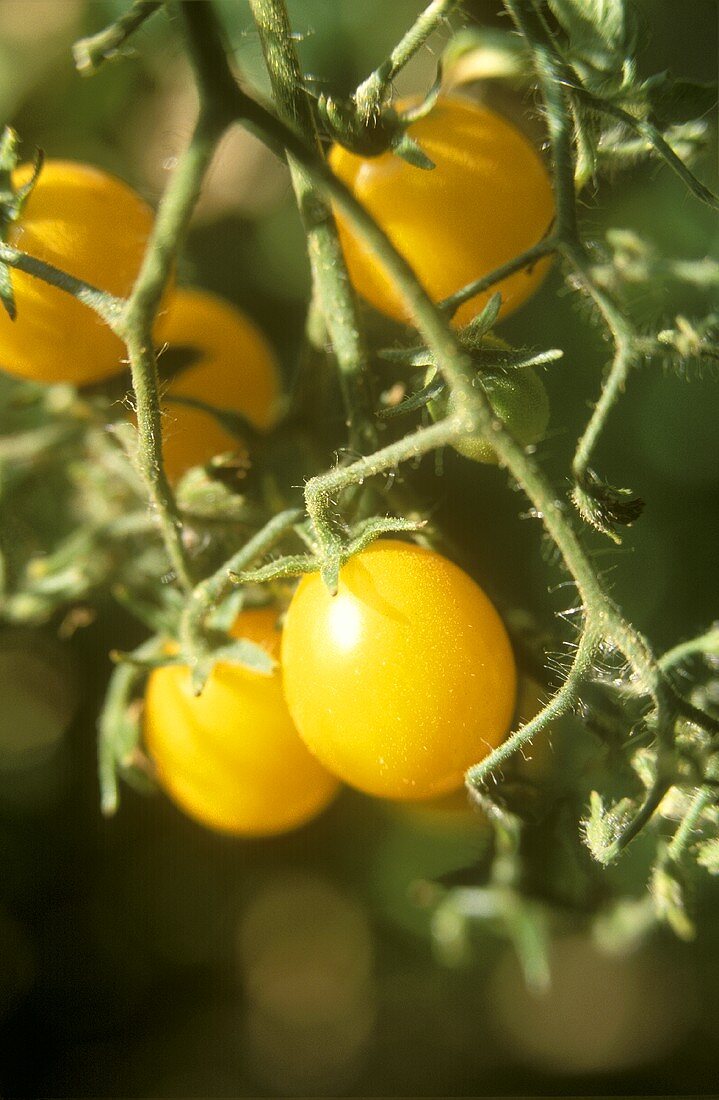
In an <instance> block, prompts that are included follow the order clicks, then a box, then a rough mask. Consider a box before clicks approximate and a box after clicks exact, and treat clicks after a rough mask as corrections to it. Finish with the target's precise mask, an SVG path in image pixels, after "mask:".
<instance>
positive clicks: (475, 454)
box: [424, 367, 549, 465]
mask: <svg viewBox="0 0 719 1100" xmlns="http://www.w3.org/2000/svg"><path fill="white" fill-rule="evenodd" d="M434 375H435V369H434V367H431V368H430V369H429V370H428V371H427V374H426V375H425V379H424V381H425V385H427V384H428V383H429V382H431V380H432V378H433V377H434ZM477 385H481V386H482V389H483V390H484V392H485V393H486V395H487V397H488V398H489V403H490V405H491V406H492V409H493V410H494V413H495V415H496V416H497V418H498V419H499V420H501V422H502V424H503V425H505V426H506V427H507V429H508V430H509V431H510V432H511V434H512V436H513V437H514V439H516V441H517V443H521V444H522V446H523V447H528V446H530V444H532V443H537V442H538V441H539V440H540V439H542V438H543V437H544V433H545V432H546V430H547V424H548V423H549V398H548V397H547V391H546V390H545V388H544V383H543V382H542V380H541V378H540V377H539V375H538V374H537V373H536V371H534V370H532V368H531V367H518V368H517V369H512V370H507V371H506V373H504V374H491V375H489V374H484V375H482V376H481V378H479V379H478V380H477ZM455 405H456V401H455V399H454V398H452V397H451V396H449V395H447V393H441V394H440V395H439V397H436V398H435V399H434V400H433V401H430V403H429V405H428V406H427V407H428V409H429V413H430V416H431V417H432V419H433V420H440V419H441V418H442V417H444V416H446V415H447V413H453V412H454V411H455ZM452 446H453V447H454V449H455V451H457V452H458V453H459V454H461V455H464V457H465V458H471V459H472V460H473V461H474V462H488V463H492V464H495V465H496V463H497V461H498V460H497V452H496V451H495V449H494V447H493V446H492V445H491V444H490V443H488V442H487V440H486V439H485V438H484V437H483V436H482V435H479V434H478V435H473V436H466V437H465V438H464V439H460V440H459V441H458V442H457V443H453V444H452Z"/></svg>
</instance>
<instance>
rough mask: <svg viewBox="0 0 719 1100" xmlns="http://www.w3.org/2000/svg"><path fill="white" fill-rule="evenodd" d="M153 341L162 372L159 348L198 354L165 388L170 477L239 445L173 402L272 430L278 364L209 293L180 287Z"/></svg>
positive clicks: (240, 317) (198, 413) (206, 416)
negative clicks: (186, 400)
mask: <svg viewBox="0 0 719 1100" xmlns="http://www.w3.org/2000/svg"><path fill="white" fill-rule="evenodd" d="M155 336H156V341H157V344H158V347H159V348H160V358H159V363H160V367H161V366H162V348H163V346H167V348H169V349H172V348H187V349H195V350H196V351H197V353H198V356H199V358H198V360H197V361H196V362H194V363H193V364H192V365H191V366H189V367H188V368H187V369H186V370H183V371H181V372H180V373H179V374H178V375H177V376H176V377H175V378H174V379H173V380H172V381H170V383H169V384H168V385H167V386H166V387H165V388H164V396H165V403H164V421H163V435H164V441H163V442H164V455H165V467H166V469H167V473H168V475H169V477H170V478H171V479H176V478H178V477H179V476H180V475H181V474H182V473H184V471H185V470H187V469H189V468H190V466H198V465H201V464H203V463H205V462H208V461H209V459H211V458H212V456H213V455H216V454H220V453H222V452H223V451H236V450H238V448H240V447H241V443H240V442H239V441H238V439H237V437H236V436H234V435H232V434H230V432H228V431H226V430H225V429H224V428H223V427H222V425H221V424H220V422H219V421H218V420H217V419H216V417H214V416H213V415H212V414H211V413H208V412H204V411H202V410H200V409H196V408H192V407H191V406H189V405H182V404H178V403H176V402H174V401H172V400H171V399H172V398H173V397H190V398H194V399H195V400H199V401H204V402H205V403H206V404H208V405H214V406H216V407H217V408H220V409H224V410H227V411H229V412H236V413H240V414H241V415H242V416H244V417H246V418H247V420H249V421H250V423H251V424H253V425H254V426H255V427H257V428H269V427H270V426H271V425H272V423H273V422H274V420H275V418H276V415H277V411H278V402H279V395H280V382H279V374H278V370H277V364H276V361H275V357H274V354H273V352H272V349H271V348H270V346H269V344H268V343H267V340H266V339H265V337H264V336H263V335H262V333H261V332H260V331H259V329H258V328H257V327H256V326H255V325H254V324H253V322H252V321H250V319H249V318H248V317H246V316H245V314H244V313H241V312H240V310H238V309H236V308H235V307H234V306H232V305H230V303H229V302H224V301H223V300H222V299H221V298H217V297H215V296H214V295H213V294H208V293H207V292H206V291H201V290H191V289H178V290H176V291H175V292H174V293H173V294H172V296H171V297H170V298H169V299H168V303H167V309H166V310H165V311H164V312H163V313H161V314H160V316H159V317H158V321H157V324H156V326H155ZM168 399H169V400H168Z"/></svg>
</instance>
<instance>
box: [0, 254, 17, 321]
mask: <svg viewBox="0 0 719 1100" xmlns="http://www.w3.org/2000/svg"><path fill="white" fill-rule="evenodd" d="M0 300H2V304H3V308H4V310H5V312H6V313H7V315H8V317H9V318H10V320H11V321H14V320H15V318H16V317H17V308H16V306H15V295H14V293H13V288H12V279H11V277H10V268H9V267H8V265H7V264H4V263H2V261H0Z"/></svg>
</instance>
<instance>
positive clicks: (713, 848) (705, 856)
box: [697, 837, 719, 875]
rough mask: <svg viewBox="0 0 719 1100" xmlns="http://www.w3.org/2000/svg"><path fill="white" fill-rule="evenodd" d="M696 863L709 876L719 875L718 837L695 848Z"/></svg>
mask: <svg viewBox="0 0 719 1100" xmlns="http://www.w3.org/2000/svg"><path fill="white" fill-rule="evenodd" d="M697 863H698V864H699V866H700V867H704V869H705V870H707V871H708V872H709V874H710V875H719V837H713V838H712V839H711V840H705V841H704V842H703V843H702V844H699V845H698V847H697Z"/></svg>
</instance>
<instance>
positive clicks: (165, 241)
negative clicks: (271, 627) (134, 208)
mask: <svg viewBox="0 0 719 1100" xmlns="http://www.w3.org/2000/svg"><path fill="white" fill-rule="evenodd" d="M223 130H224V123H223V122H221V121H219V119H218V117H217V116H216V115H215V113H214V112H212V111H204V110H201V112H200V117H199V119H198V122H197V125H196V126H195V130H194V133H193V135H192V139H191V141H190V144H189V146H188V148H187V150H186V151H185V153H184V154H183V156H182V157H181V158H180V162H179V164H178V165H177V168H176V169H175V173H174V175H173V177H172V180H171V181H170V184H169V185H168V188H167V190H166V192H165V194H164V195H163V198H162V201H161V203H160V207H159V209H158V213H157V218H156V220H155V224H154V227H153V232H152V235H151V237H150V241H149V243H148V246H147V249H146V251H145V256H144V259H143V262H142V266H141V268H140V271H139V274H138V276H137V279H136V281H135V284H134V286H133V288H132V292H131V294H130V297H129V298H128V301H127V305H126V307H125V310H124V313H123V315H122V317H121V319H120V322H119V331H120V334H121V335H122V337H123V339H124V340H125V343H126V344H127V350H128V355H129V359H130V371H131V374H132V388H133V390H134V393H135V402H136V413H137V427H138V435H139V451H138V463H139V467H140V470H141V472H142V475H143V478H144V480H145V483H146V486H147V490H148V493H149V496H150V500H151V501H152V504H153V507H154V508H155V511H156V514H157V518H158V522H159V525H160V529H161V531H162V536H163V539H164V542H165V546H166V547H167V552H168V554H169V557H170V561H171V563H172V566H173V569H174V570H175V573H176V575H177V579H178V582H179V584H180V585H181V586H182V588H183V589H184V590H185V591H186V592H190V591H191V590H192V587H193V581H192V567H191V564H190V560H189V556H188V553H187V550H186V547H185V543H184V541H183V536H182V520H181V518H180V513H179V510H178V508H177V503H176V501H175V496H174V493H173V491H172V489H171V487H170V483H169V481H168V479H167V475H166V473H165V467H164V463H163V458H162V413H161V409H160V397H159V391H158V378H157V361H156V357H155V350H154V343H153V337H152V327H153V324H154V320H155V316H156V314H157V310H158V308H159V305H160V302H161V299H162V295H163V293H164V291H165V288H166V286H167V283H168V281H169V279H170V276H171V273H172V266H173V263H174V261H175V258H176V256H177V252H178V250H179V248H180V245H181V243H182V241H183V239H184V236H185V233H186V231H187V227H188V225H189V222H190V217H191V216H192V211H193V209H194V206H195V203H196V201H197V198H198V196H199V194H200V187H201V185H202V180H203V178H204V175H205V171H206V169H207V167H208V165H209V163H210V160H211V158H212V155H213V153H214V151H215V148H216V146H217V143H218V141H219V139H220V136H221V134H222V132H223Z"/></svg>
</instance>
